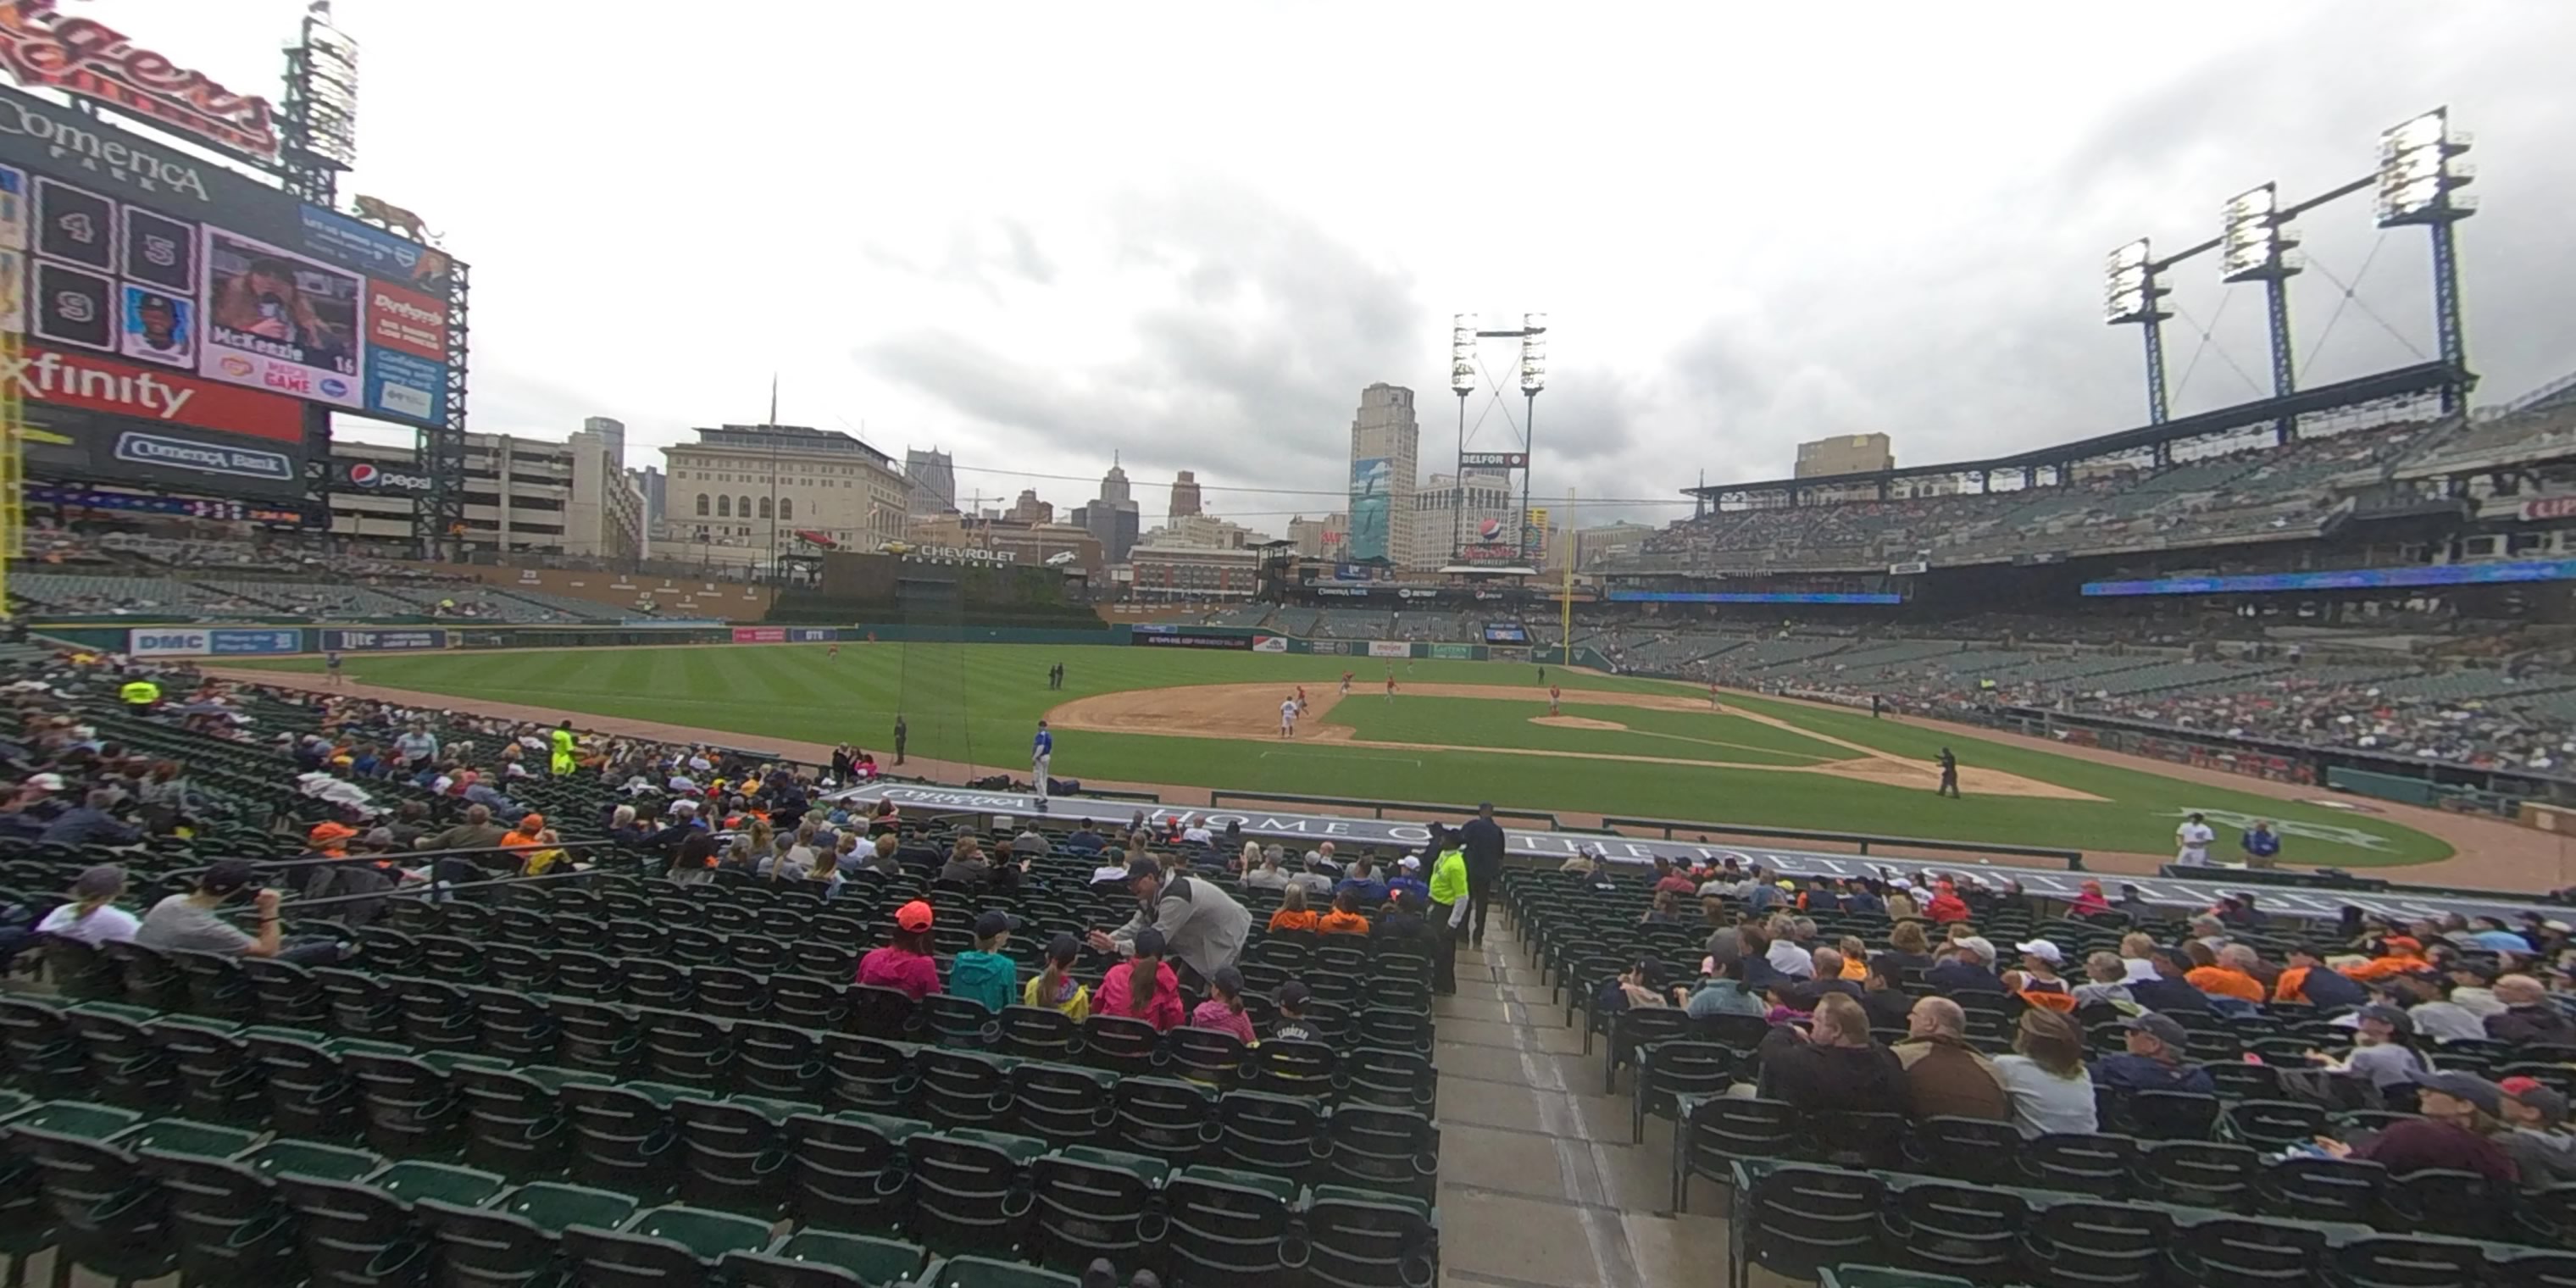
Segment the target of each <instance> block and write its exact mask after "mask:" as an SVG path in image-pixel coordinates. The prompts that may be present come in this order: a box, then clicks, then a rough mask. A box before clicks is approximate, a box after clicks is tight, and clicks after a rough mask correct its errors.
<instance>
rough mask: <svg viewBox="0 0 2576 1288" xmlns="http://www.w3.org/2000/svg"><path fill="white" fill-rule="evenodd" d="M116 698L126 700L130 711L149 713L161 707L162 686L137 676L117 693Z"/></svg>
mask: <svg viewBox="0 0 2576 1288" xmlns="http://www.w3.org/2000/svg"><path fill="white" fill-rule="evenodd" d="M116 696H118V697H120V698H123V699H125V705H126V709H128V710H131V711H149V710H151V709H152V708H154V707H157V706H159V705H161V686H160V685H158V684H155V683H153V682H152V681H151V680H149V679H146V678H144V677H142V676H136V677H135V678H133V679H131V680H128V681H126V682H125V684H124V687H122V688H119V689H118V690H117V691H116Z"/></svg>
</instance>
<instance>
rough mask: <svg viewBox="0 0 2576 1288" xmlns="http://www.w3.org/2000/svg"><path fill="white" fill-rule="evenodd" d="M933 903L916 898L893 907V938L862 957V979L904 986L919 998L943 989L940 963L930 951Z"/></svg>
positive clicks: (881, 983)
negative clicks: (940, 980)
mask: <svg viewBox="0 0 2576 1288" xmlns="http://www.w3.org/2000/svg"><path fill="white" fill-rule="evenodd" d="M930 922H931V913H930V905H929V904H928V903H925V902H923V901H922V900H919V899H915V900H913V901H912V902H910V903H907V904H905V905H904V906H902V907H900V908H897V909H895V910H894V942H892V943H889V944H887V945H886V946H885V947H883V948H871V949H869V950H868V952H867V955H866V956H864V957H861V958H860V959H859V982H860V983H862V984H878V985H883V986H884V987H887V988H894V989H901V990H903V992H904V994H905V995H906V996H908V997H910V998H911V999H912V1000H914V1001H916V1002H918V1001H920V1000H921V999H923V998H925V997H928V996H930V995H931V994H933V993H936V992H938V991H940V989H939V963H938V962H937V961H935V960H933V959H932V958H931V955H930Z"/></svg>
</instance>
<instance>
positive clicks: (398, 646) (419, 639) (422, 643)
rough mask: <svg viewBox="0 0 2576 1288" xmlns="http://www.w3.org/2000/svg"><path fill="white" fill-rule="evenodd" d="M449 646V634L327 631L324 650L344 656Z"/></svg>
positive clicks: (431, 631) (323, 645)
mask: <svg viewBox="0 0 2576 1288" xmlns="http://www.w3.org/2000/svg"><path fill="white" fill-rule="evenodd" d="M445 647H447V632H445V631H437V630H429V631H324V632H322V649H323V651H324V652H330V651H332V650H334V649H336V650H338V651H340V652H343V653H410V652H417V651H419V650H421V649H433V648H445Z"/></svg>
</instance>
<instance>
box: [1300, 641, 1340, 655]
mask: <svg viewBox="0 0 2576 1288" xmlns="http://www.w3.org/2000/svg"><path fill="white" fill-rule="evenodd" d="M1306 649H1307V651H1308V652H1311V653H1325V654H1330V655H1332V656H1334V657H1340V656H1341V655H1343V654H1345V653H1348V652H1350V651H1351V641H1349V640H1308V641H1306Z"/></svg>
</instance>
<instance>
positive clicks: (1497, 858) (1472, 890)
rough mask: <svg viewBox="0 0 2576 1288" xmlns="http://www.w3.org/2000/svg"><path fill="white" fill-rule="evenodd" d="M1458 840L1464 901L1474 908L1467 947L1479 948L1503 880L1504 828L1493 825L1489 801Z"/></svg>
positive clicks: (1492, 814)
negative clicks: (1464, 866)
mask: <svg viewBox="0 0 2576 1288" xmlns="http://www.w3.org/2000/svg"><path fill="white" fill-rule="evenodd" d="M1458 839H1459V841H1460V843H1461V845H1460V848H1462V849H1464V850H1465V851H1466V852H1467V898H1468V899H1469V901H1471V902H1472V903H1474V904H1475V911H1474V912H1473V913H1471V914H1470V915H1469V918H1468V922H1467V943H1468V946H1469V947H1472V948H1482V947H1484V946H1485V914H1486V913H1487V912H1490V911H1492V909H1493V903H1494V887H1495V886H1496V885H1497V884H1499V883H1500V882H1501V881H1502V877H1503V828H1502V825H1501V824H1499V823H1496V822H1495V821H1494V803H1493V802H1492V801H1486V802H1485V803H1484V804H1482V805H1478V806H1477V807H1476V816H1475V817H1474V818H1471V819H1468V820H1467V825H1466V826H1464V827H1461V828H1459V829H1458Z"/></svg>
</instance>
